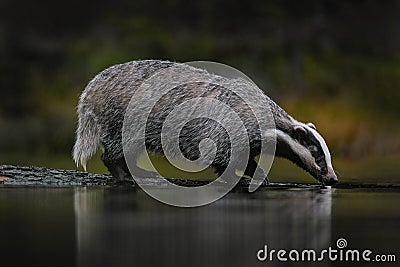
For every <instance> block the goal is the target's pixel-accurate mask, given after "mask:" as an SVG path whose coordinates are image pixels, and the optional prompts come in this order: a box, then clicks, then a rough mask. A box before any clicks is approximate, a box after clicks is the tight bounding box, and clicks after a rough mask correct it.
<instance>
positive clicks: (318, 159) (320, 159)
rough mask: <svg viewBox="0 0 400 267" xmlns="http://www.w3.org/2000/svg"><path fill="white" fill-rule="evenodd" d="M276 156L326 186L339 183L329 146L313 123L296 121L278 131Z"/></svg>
mask: <svg viewBox="0 0 400 267" xmlns="http://www.w3.org/2000/svg"><path fill="white" fill-rule="evenodd" d="M276 155H277V156H279V157H284V158H287V159H289V160H290V161H292V162H293V163H295V164H296V165H298V166H299V167H301V168H303V169H304V170H306V171H307V172H308V173H310V174H311V175H312V176H314V177H315V178H316V179H317V180H318V181H319V182H321V183H323V184H325V185H332V184H335V183H337V182H338V179H337V176H336V174H335V171H334V170H333V167H332V162H331V155H330V152H329V149H328V146H327V145H326V142H325V140H324V139H323V138H322V136H321V135H320V134H319V133H318V132H317V129H316V127H315V126H314V124H312V123H307V124H304V123H301V122H298V121H295V122H294V123H293V124H291V125H290V126H289V127H285V129H277V145H276Z"/></svg>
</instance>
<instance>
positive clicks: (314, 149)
mask: <svg viewBox="0 0 400 267" xmlns="http://www.w3.org/2000/svg"><path fill="white" fill-rule="evenodd" d="M308 149H309V150H310V151H311V152H317V151H318V148H317V147H316V146H309V147H308Z"/></svg>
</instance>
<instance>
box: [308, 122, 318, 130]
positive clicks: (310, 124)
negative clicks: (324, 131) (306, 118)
mask: <svg viewBox="0 0 400 267" xmlns="http://www.w3.org/2000/svg"><path fill="white" fill-rule="evenodd" d="M307 126H308V127H310V128H313V129H314V130H317V127H315V125H314V124H313V123H312V122H309V123H307Z"/></svg>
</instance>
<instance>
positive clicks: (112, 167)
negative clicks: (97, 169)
mask: <svg viewBox="0 0 400 267" xmlns="http://www.w3.org/2000/svg"><path fill="white" fill-rule="evenodd" d="M101 160H102V161H103V163H104V165H105V166H106V167H107V169H108V171H109V172H110V173H111V175H112V176H113V177H114V178H116V179H117V180H118V181H133V179H132V176H131V175H130V173H129V169H128V166H127V165H126V162H125V158H124V157H122V158H118V159H114V158H111V157H110V156H108V154H107V153H106V152H104V153H103V155H102V156H101Z"/></svg>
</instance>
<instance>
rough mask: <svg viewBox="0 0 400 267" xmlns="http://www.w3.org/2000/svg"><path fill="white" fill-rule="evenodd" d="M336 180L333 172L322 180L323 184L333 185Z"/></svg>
mask: <svg viewBox="0 0 400 267" xmlns="http://www.w3.org/2000/svg"><path fill="white" fill-rule="evenodd" d="M337 182H338V178H337V176H336V174H335V173H334V172H333V173H332V174H331V175H330V177H329V178H328V179H326V180H325V181H324V184H325V185H334V184H336V183H337Z"/></svg>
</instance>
